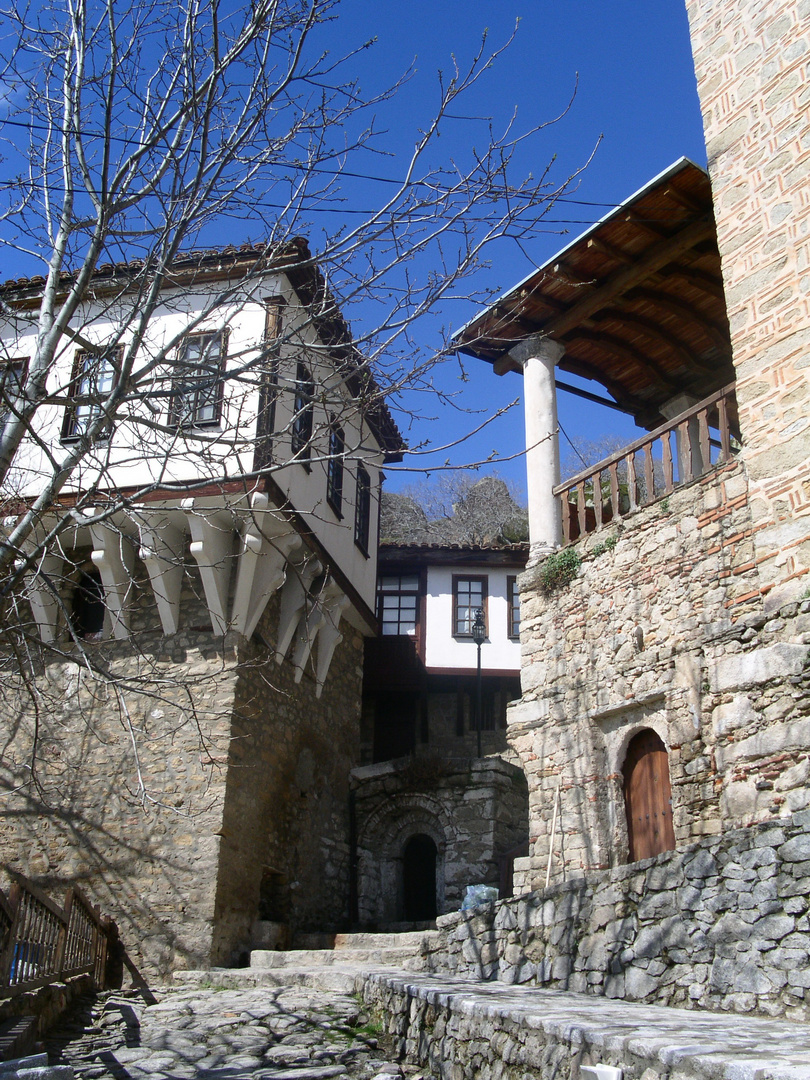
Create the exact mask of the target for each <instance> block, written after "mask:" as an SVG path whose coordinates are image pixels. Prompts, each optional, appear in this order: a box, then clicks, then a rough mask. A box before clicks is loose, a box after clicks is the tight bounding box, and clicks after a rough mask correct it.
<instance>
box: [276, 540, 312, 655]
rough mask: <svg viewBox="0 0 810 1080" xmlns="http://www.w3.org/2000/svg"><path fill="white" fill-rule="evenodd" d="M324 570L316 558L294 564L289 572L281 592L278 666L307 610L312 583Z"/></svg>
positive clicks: (277, 642)
mask: <svg viewBox="0 0 810 1080" xmlns="http://www.w3.org/2000/svg"><path fill="white" fill-rule="evenodd" d="M322 570H323V566H322V565H321V564H320V562H319V561H318V560H317V559H315V558H311V559H310V560H309V561H308V562H305V563H303V562H302V563H294V564H293V565H291V566H290V567H289V568H288V570H287V578H286V580H285V582H284V587H283V589H282V590H281V612H280V613H279V617H278V639H277V641H276V663H277V664H280V663H281V662H282V661H283V660H284V657H285V656H286V655H287V650H288V649H289V647H290V645H291V644H292V640H293V638H294V637H295V631H296V630H297V629H298V623H299V622H300V619H301V615H302V614H303V612H304V609H305V608H306V603H307V596H308V595H309V590H310V587H311V585H312V582H313V581H314V580H315V578H316V577H317V576H318V574H320V573H321V572H322Z"/></svg>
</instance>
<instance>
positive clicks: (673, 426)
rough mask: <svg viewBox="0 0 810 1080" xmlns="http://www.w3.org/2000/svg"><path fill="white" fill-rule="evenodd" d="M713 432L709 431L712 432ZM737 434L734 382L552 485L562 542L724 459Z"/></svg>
mask: <svg viewBox="0 0 810 1080" xmlns="http://www.w3.org/2000/svg"><path fill="white" fill-rule="evenodd" d="M713 432H714V434H713ZM738 438H739V430H738V423H737V402H736V398H735V394H734V384H733V383H732V384H730V385H729V386H726V387H724V388H723V389H722V390H718V391H717V393H715V394H712V395H711V397H708V398H706V399H705V400H703V401H701V402H699V403H698V404H697V405H695V406H693V407H692V408H691V409H687V410H686V412H683V413H681V414H680V416H676V417H675V418H674V419H673V420H671V421H670V422H669V423H667V424H662V425H661V427H658V428H656V429H655V430H654V431H651V432H649V434H647V435H645V436H644V437H643V438H641V439H638V440H636V442H634V443H630V445H629V446H625V447H623V448H622V449H621V450H619V451H618V453H615V454H612V455H611V456H610V457H607V458H605V459H604V460H603V461H600V462H598V463H597V464H596V465H593V466H589V467H588V468H587V469H585V470H583V471H582V472H581V473H578V474H577V475H576V476H572V477H571V478H570V479H569V480H566V481H565V482H564V483H562V484H558V485H557V487H555V488H554V494H555V495H556V496H558V497H559V499H560V501H561V503H562V526H563V540H564V542H565V543H566V544H568V543H571V542H573V541H574V540H577V539H579V537H581V536H585V535H587V534H588V533H591V532H594V531H596V530H597V529H601V528H602V526H603V525H606V524H607V523H608V522H610V521H616V520H618V519H619V518H622V517H624V516H625V515H626V514H629V513H632V512H633V511H634V510H638V509H639V508H640V507H642V506H648V505H649V504H650V503H652V502H654V501H655V500H656V499H660V498H661V497H662V496H666V495H669V494H670V492H672V491H674V490H675V488H677V487H680V486H682V485H683V484H688V483H690V482H691V481H692V480H696V479H697V478H698V477H699V476H702V475H703V474H704V473H706V472H708V471H709V470H710V469H713V468H715V467H716V466H717V465H720V464H723V463H724V462H726V461H729V460H730V459H731V458H732V457H734V455H735V454H736V452H737V443H736V440H737V439H738Z"/></svg>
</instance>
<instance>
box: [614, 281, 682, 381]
mask: <svg viewBox="0 0 810 1080" xmlns="http://www.w3.org/2000/svg"><path fill="white" fill-rule="evenodd" d="M629 303H630V301H629V300H627V299H626V298H625V297H622V299H621V300H618V301H617V303H616V306H617V307H619V308H620V309H621V310H620V311H619V313H618V314H614V313H613V312H610V311H603V312H601V313H600V315H599V319H616V318H618V319H619V320H620V321H621V322H622V323H624V324H625V325H627V326H634V327H635V328H636V329H637V330H639V331H640V332H641V333H642V334H644V336H645V337H647V338H648V339H649V340H650V341H654V342H656V343H657V344H659V345H663V346H664V347H665V348H666V349H667V350H668V351H669V352H673V353H675V355H676V356H677V357H678V359H679V360H680V361H681V363H682V364H685V365H686V367H690V368H694V367H703V365H702V364H701V363H700V362H699V360H698V359H697V358H696V357H695V355H694V353H693V352H692V350H691V349H690V348H689V347H688V346H687V345H686V343H685V342H683V341H679V340H678V338H677V337H676V336H675V335H674V334H673V333H672V331H666V332H665V331H664V330H662V329H661V327H660V326H659V325H658V324H657V323H655V322H653V320H652V319H647V318H645V317H644V316H643V315H636V314H634V313H633V312H631V311H626V310H625V307H626V305H627V304H629ZM648 363H649V361H648Z"/></svg>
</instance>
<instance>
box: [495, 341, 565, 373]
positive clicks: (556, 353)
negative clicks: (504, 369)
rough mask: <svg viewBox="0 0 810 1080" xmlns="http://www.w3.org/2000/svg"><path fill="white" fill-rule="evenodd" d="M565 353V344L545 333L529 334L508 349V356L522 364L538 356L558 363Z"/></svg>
mask: <svg viewBox="0 0 810 1080" xmlns="http://www.w3.org/2000/svg"><path fill="white" fill-rule="evenodd" d="M564 353H565V346H564V345H563V344H562V343H561V342H559V341H555V340H554V339H553V338H550V337H548V336H547V335H546V334H531V335H530V336H529V337H526V338H523V340H522V341H519V342H518V343H517V344H516V345H513V346H512V348H511V349H510V350H509V353H508V355H509V358H510V359H511V360H514V361H515V362H516V363H518V364H520V366H521V367H523V366H524V364H525V363H526V361H527V360H532V359H534V358H538V359H540V360H551V361H553V363H555V364H558V363H559V362H560V360H561V359H562V357H563V354H564Z"/></svg>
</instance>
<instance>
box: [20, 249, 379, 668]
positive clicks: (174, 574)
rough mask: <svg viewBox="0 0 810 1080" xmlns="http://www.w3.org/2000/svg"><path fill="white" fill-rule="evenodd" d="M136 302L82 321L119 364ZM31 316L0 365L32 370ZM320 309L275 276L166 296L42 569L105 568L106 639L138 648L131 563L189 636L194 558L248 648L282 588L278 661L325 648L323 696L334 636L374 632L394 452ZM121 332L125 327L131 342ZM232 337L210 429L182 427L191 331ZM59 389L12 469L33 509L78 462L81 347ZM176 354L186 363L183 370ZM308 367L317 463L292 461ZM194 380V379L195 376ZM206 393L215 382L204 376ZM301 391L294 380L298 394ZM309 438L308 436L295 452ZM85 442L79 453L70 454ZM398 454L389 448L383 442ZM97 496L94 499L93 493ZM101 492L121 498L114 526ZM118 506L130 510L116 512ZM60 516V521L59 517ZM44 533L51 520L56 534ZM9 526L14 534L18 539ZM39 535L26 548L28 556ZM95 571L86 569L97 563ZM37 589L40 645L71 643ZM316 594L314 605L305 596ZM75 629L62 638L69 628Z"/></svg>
mask: <svg viewBox="0 0 810 1080" xmlns="http://www.w3.org/2000/svg"><path fill="white" fill-rule="evenodd" d="M268 305H274V306H275V305H279V306H280V310H281V312H282V321H281V332H280V334H279V335H278V337H277V338H276V339H275V341H274V343H273V346H272V352H271V353H270V356H271V358H268V352H270V350H269V348H268V340H267V326H268ZM131 309H132V296H131V293H128V291H127V289H126V288H125V287H124V288H120V289H119V291H118V295H117V296H112V297H109V296H103V295H100V294H97V295H96V298H95V299H94V300H93V301H92V304H91V305H90V306H89V307H88V308H87V309H86V310H84V311H81V312H80V313H79V315H78V316H77V317H76V318H75V319H74V320H73V324H74V326H77V327H78V326H80V327H81V336H82V338H83V340H84V342H85V343H87V342H89V343H90V344H91V345H98V346H102V347H103V346H106V345H107V344H108V343H110V342H113V341H114V342H116V344H117V345H118V346H119V347H120V348H123V349H124V350H126V348H127V346H128V344H129V343H130V342H131V341H132V340H133V337H132V324H133V322H134V320H133V319H132V315H131V314H129V315H127V311H130V312H131ZM19 310H20V317H19V318H14V319H13V320H11V321H8V320H7V321H6V323H5V324H4V325H3V326H2V331H1V332H0V339H1V340H2V348H3V357H4V358H5V359H6V360H9V359H14V360H25V359H27V358H28V357H30V356H31V355H32V354H33V352H34V345H35V338H36V323H35V322H34V321H33V319H31V318H29V317H27V315H26V313H25V309H24V308H23V307H22V306H21V307H20V309H19ZM316 326H317V321H316V319H314V318H313V314H312V311H311V310H309V309H307V308H306V306H305V305H304V304H303V303H302V301H301V300H300V299H299V296H298V294H297V293H296V290H295V289H294V288H293V286H292V284H291V282H290V280H289V278H288V277H287V275H286V274H284V273H283V272H280V271H278V270H275V271H270V270H269V271H268V272H267V273H265V274H264V275H262V276H258V277H257V276H256V275H255V274H254V275H252V276H250V277H249V278H248V277H246V278H245V282H244V284H243V285H241V284H240V282H239V280H238V276H237V278H236V280H228V281H227V282H226V283H225V284H224V285H223V283H222V281H217V280H210V281H207V280H206V275H205V273H201V274H199V275H197V282H196V283H195V284H192V285H189V286H186V287H179V286H178V287H167V288H165V289H164V290H163V291H162V293H161V299H160V304H159V306H158V308H157V310H156V311H155V313H154V315H153V316H152V317H151V319H150V321H149V324H148V327H147V330H146V333H145V335H144V337H143V341H142V343H141V344H140V345H139V347H138V351H137V353H136V355H135V363H134V368H133V376H132V378H131V380H130V384H131V385H132V387H133V390H132V392H131V397H130V398H129V399H127V400H126V401H125V402H124V403H123V406H122V407H121V408H120V409H119V410H118V413H117V417H116V421H115V425H114V428H113V430H112V432H111V434H110V437H109V438H107V439H103V440H101V441H98V442H96V444H95V446H94V447H93V448H92V449H91V450H89V451H88V452H87V453H86V454H85V455H84V457H83V458H82V460H81V461H80V463H79V464H78V465H77V466H76V467H75V469H74V471H73V472H72V474H71V476H70V480H69V483H68V485H67V486H66V487H65V488H64V489H63V491H62V495H63V496H67V501H68V503H69V502H70V501H72V498H73V497H76V499H77V500H78V501H79V502H80V504H81V509H80V510H79V509H73V510H71V511H69V512H70V513H71V516H72V522H71V525H70V527H69V528H68V529H66V530H64V531H63V532H62V533H61V536H60V539H59V542H58V545H55V546H52V547H51V548H49V550H48V554H47V555H46V557H45V560H46V562H47V568H46V567H45V565H44V564H42V569H43V571H44V573H46V574H53V575H55V576H63V575H65V574H67V573H68V572H69V570H70V568H71V563H74V562H75V559H74V553H75V552H77V551H82V550H85V549H86V550H87V551H88V552H89V553H90V558H91V561H92V565H93V566H94V567H95V568H96V569H97V570H98V571H100V575H101V580H102V582H103V586H104V601H105V606H106V609H107V616H106V620H105V634H107V635H108V636H115V637H118V638H124V637H126V636H128V633H129V629H128V609H129V608H130V607H131V605H132V599H133V596H134V591H135V589H136V587H137V586H136V584H135V580H134V577H133V574H134V563H135V559H136V556H137V557H138V558H139V559H140V561H141V562H142V563H143V564H144V565H145V567H146V569H147V571H148V575H149V583H150V586H151V588H152V591H153V593H154V598H155V602H156V605H157V608H158V611H159V614H160V618H161V623H162V626H163V629H164V632H165V633H167V634H171V633H174V632H176V631H177V630H178V628H180V627H181V626H182V612H181V611H180V591H181V586H182V580H183V574H184V565H188V564H189V563H192V564H193V563H194V562H196V565H197V568H198V570H199V572H200V576H201V578H202V583H203V587H204V590H205V598H206V602H207V606H208V609H209V613H210V616H211V624H212V629H213V630H214V632H215V633H217V634H224V633H227V632H229V631H232V630H235V631H237V632H239V633H242V634H245V635H247V636H250V634H251V633H252V632H253V629H254V628H255V626H256V625H257V623H258V620H259V618H260V617H261V614H262V612H263V611H264V608H265V607H266V604H267V602H268V600H269V598H270V596H271V595H272V594H273V593H274V592H276V591H277V590H279V589H281V590H282V605H281V606H282V619H281V625H280V627H279V632H278V642H277V648H278V653H277V658H278V659H279V661H280V660H282V659H283V658H284V655H285V654H286V653H287V651H288V650H289V651H290V653H291V655H294V656H295V663H296V666H299V667H301V669H303V666H304V664H305V663H307V662H308V661H309V658H310V654H311V652H312V649H313V645H314V643H315V640H316V638H317V639H318V640H319V642H320V662H316V664H315V666H316V667H318V668H321V669H323V670H322V672H319V677H318V682H319V685H320V684H322V678H321V677H320V676H321V674H322V675H323V677H325V672H326V669H327V668H328V663H329V659H330V658H331V653H332V652H333V651H334V647H335V644H336V642H337V641H338V640H339V636H340V635H339V632H338V624H339V622H340V620H341V618H343V619H346V620H348V621H349V622H350V623H352V624H353V625H354V626H355V627H356V628H358V629H360V630H361V632H363V633H366V634H368V633H371V632H372V631H373V628H374V627H373V611H374V602H375V601H374V597H375V586H376V550H377V540H378V537H377V529H378V518H379V514H378V505H379V486H380V477H381V473H380V470H381V467H382V464H383V460H384V457H385V453H384V451H383V449H382V447H381V444H380V441H379V439H378V437H377V436H376V435H375V433H374V431H372V430H371V429H370V427H369V425H368V423H367V421H366V420H365V418H364V416H363V414H362V410H361V408H360V407H359V405H358V403H357V401H356V400H355V398H354V397H353V390H352V384H351V381H350V379H349V378H347V367H346V365H345V364H344V365H343V367H342V368H339V362H338V361H337V360H336V359H335V357H334V354H333V352H332V351H331V350H330V349H329V348H328V347H327V346H326V345H325V344H324V342H322V341H321V340H320V338H319V336H318V332H317V329H316ZM121 327H123V328H124V329H123V330H122V329H121ZM202 333H220V334H222V335H223V336H224V342H225V344H224V347H223V349H222V353H223V360H222V364H223V374H222V379H221V383H220V384H219V386H218V387H217V392H218V393H219V394H220V401H219V403H218V407H217V410H216V411H217V413H218V416H217V417H216V418H215V420H214V421H213V422H211V421H210V420H209V421H208V422H206V423H204V424H203V423H199V424H198V423H196V422H195V421H194V420H191V421H189V422H187V423H186V422H184V423H182V424H178V423H177V422H176V419H175V418H174V417H173V416H172V408H176V407H177V406H176V405H174V406H173V405H172V400H173V395H174V399H175V401H176V400H178V399H179V397H180V393H179V391H178V387H179V386H182V387H184V392H185V391H187V389H188V375H187V374H186V375H185V382H182V376H181V375H179V374H178V372H182V354H181V352H180V350H181V349H182V348H183V347H184V341H185V340H186V338H187V335H189V334H202ZM63 342H64V346H63V348H62V351H61V353H60V354H59V355H58V357H57V362H56V364H55V366H54V369H53V370H52V372H51V374H50V376H49V379H48V383H47V387H46V390H47V394H48V401H47V402H46V403H44V404H43V405H42V406H41V407H40V409H39V410H38V412H37V414H36V419H35V428H34V432H33V437H29V438H26V440H25V441H24V443H23V445H22V446H21V447H20V450H19V452H18V454H17V456H16V458H15V462H14V471H13V475H12V477H11V484H12V492H13V494H14V495H19V496H20V497H21V498H22V499H24V500H29V499H31V498H33V497H34V496H36V494H37V493H38V491H39V490H40V489H41V487H42V484H43V479H42V478H43V477H46V476H48V475H49V474H50V473H51V472H52V469H53V465H52V463H49V462H48V455H49V454H50V455H53V456H55V457H56V458H57V460H59V457H60V455H67V454H68V453H69V452H70V450H71V445H72V443H71V438H70V436H69V434H68V437H66V432H67V431H68V428H66V420H65V417H66V411H69V410H70V409H71V408H74V409H75V406H71V403H70V402H71V396H72V395H75V392H76V385H77V383H76V370H77V369H76V364H77V354H80V353H82V352H83V351H84V349H83V346H82V345H81V344H77V343H76V342H75V340H71V339H70V338H67V337H65V338H63ZM178 358H180V359H178ZM269 364H272V366H273V370H274V372H275V376H274V378H275V383H274V386H275V388H274V390H273V392H272V396H273V398H274V402H275V404H274V410H275V418H274V423H273V425H272V431H273V436H272V451H271V458H270V461H269V463H268V462H267V461H265V460H263V461H262V463H261V472H256V471H255V470H256V469H257V464H256V459H255V456H254V455H255V453H256V447H257V420H258V416H259V411H260V395H261V385H262V381H263V380H264V381H265V382H266V381H267V375H266V373H267V371H268V365H269ZM300 364H304V365H305V367H306V369H307V371H308V373H309V374H310V376H311V381H312V383H313V385H314V394H313V397H312V404H311V413H312V434H311V438H310V439H309V441H308V444H307V447H306V450H299V452H297V453H296V452H294V449H293V438H294V435H293V429H294V417H295V415H296V409H295V403H296V389H297V387H296V377H297V375H298V374H299V373H300V368H299V365H300ZM186 371H187V369H186ZM209 383H210V380H209ZM299 389H300V383H299ZM335 425H338V426H339V427H340V429H341V431H342V435H343V440H344V443H343V446H344V450H343V454H342V455H341V459H342V463H343V470H342V497H341V499H340V506H339V508H338V509H336V508H335V506H334V501H335V500H334V499H333V500H332V502H330V501H329V500H328V499H327V470H328V462H329V451H330V430H331V428H332V427H334V426H335ZM299 441H300V440H299ZM75 442H76V440H75V439H73V444H74V445H75ZM389 449H390V446H389ZM358 468H362V469H364V470H365V472H366V474H367V476H368V480H369V496H370V498H369V513H368V535H367V542H366V543H362V544H361V543H359V542H358V532H357V528H356V519H355V507H356V499H357V490H358V487H357V483H358V482H357V477H358ZM94 486H96V487H97V489H98V491H99V495H98V497H97V498H95V497H94V499H92V500H88V499H87V498H86V497H83V496H82V493H83V492H87V491H88V489H90V488H92V487H94ZM107 493H113V494H114V496H115V500H114V510H113V512H112V513H110V512H109V511H108V510H105V507H109V506H110V500H109V498H108V494H107ZM122 493H124V494H125V496H126V498H124V499H121V498H120V495H121V494H122ZM54 513H57V514H58V513H62V514H64V513H65V510H64V509H59V507H57V508H56V509H55V511H54ZM50 524H51V522H50V521H49V520H48V521H46V522H45V527H49V526H50ZM12 525H13V522H12V521H7V522H6V528H7V529H8V528H9V527H10V526H12ZM40 538H41V533H40V535H38V536H35V537H34V538H33V539H32V540H31V541H30V542H29V545H28V547H29V549H30V550H32V549H33V548H34V547H35V546H36V543H37V542H38V541H39V540H40ZM89 565H90V563H88V566H89ZM40 578H41V575H37V574H31V575H30V576H29V591H30V599H31V605H32V609H33V612H34V616H35V618H36V621H37V623H38V624H39V627H40V630H41V632H42V636H43V638H45V639H46V640H56V639H57V638H58V636H59V634H60V627H59V619H60V615H59V610H58V605H57V604H56V603H55V600H54V598H53V596H52V595H51V593H52V590H50V591H49V589H48V588H47V587H46V586H45V585H43V582H42V581H41V580H40ZM313 583H315V586H316V589H317V593H318V597H317V601H315V600H314V598H313V596H312V595H310V592H309V589H310V587H311V586H312V584H313ZM63 630H64V627H62V631H63Z"/></svg>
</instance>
